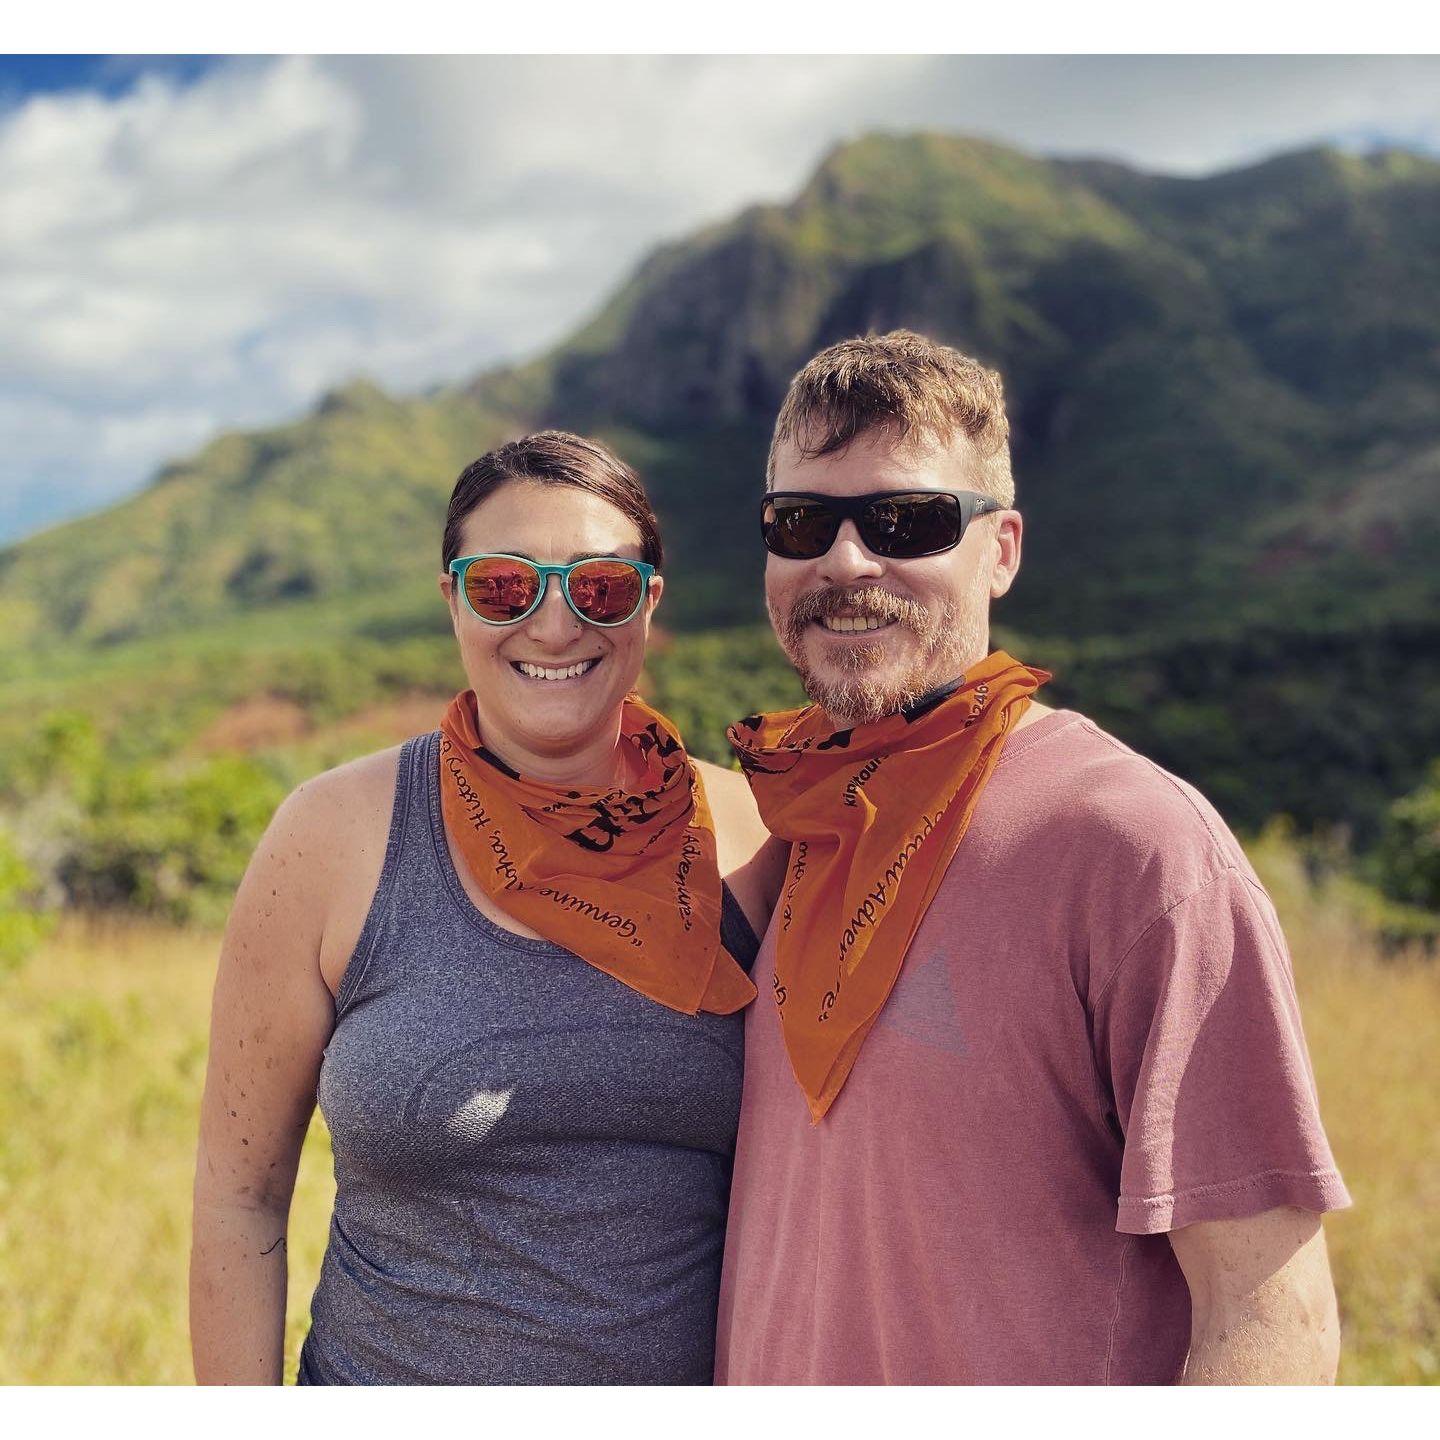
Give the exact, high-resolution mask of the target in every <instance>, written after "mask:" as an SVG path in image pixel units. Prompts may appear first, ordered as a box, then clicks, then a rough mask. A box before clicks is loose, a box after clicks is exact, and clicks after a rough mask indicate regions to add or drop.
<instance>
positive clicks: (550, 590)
mask: <svg viewBox="0 0 1440 1440" xmlns="http://www.w3.org/2000/svg"><path fill="white" fill-rule="evenodd" d="M526 628H527V629H528V630H529V632H530V633H531V635H533V636H534V637H535V638H536V639H537V640H544V641H548V642H550V643H551V644H553V645H555V646H557V647H559V646H561V645H566V644H568V643H569V642H570V641H572V640H573V639H574V638H575V636H576V634H577V633H578V632H579V631H581V630H583V629H584V628H585V625H584V622H583V621H582V620H580V619H579V618H578V617H577V616H576V614H575V612H574V611H573V610H571V608H570V607H569V606H568V605H567V604H566V603H565V596H564V595H563V594H562V593H561V591H560V577H559V576H558V575H547V576H546V577H545V593H544V595H542V596H541V597H540V603H539V604H538V605H537V606H536V607H535V609H534V611H533V612H532V613H531V615H530V616H529V618H528V620H527V622H526Z"/></svg>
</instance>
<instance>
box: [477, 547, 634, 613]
mask: <svg viewBox="0 0 1440 1440" xmlns="http://www.w3.org/2000/svg"><path fill="white" fill-rule="evenodd" d="M450 573H451V574H452V575H453V576H454V577H455V583H456V584H457V585H458V586H459V587H460V589H461V590H462V591H463V592H464V594H465V603H466V604H467V605H469V607H470V612H471V614H473V615H474V616H475V618H476V619H477V620H483V621H484V622H485V623H486V624H487V625H514V624H516V623H518V622H519V621H521V620H523V619H524V618H525V617H526V616H527V615H529V614H531V613H532V612H533V611H535V610H536V609H537V608H538V607H539V605H540V602H541V601H542V600H543V599H544V598H545V589H546V587H547V586H548V585H549V583H550V576H552V575H558V576H559V577H560V593H561V594H562V595H563V596H564V597H565V603H566V604H567V605H568V606H569V607H570V609H571V610H572V611H573V612H574V613H575V614H576V615H578V616H579V617H580V619H582V620H583V621H585V623H586V624H587V625H623V624H624V623H625V622H626V621H627V620H633V619H634V618H635V614H636V612H637V611H638V610H639V609H640V606H641V604H642V602H643V601H644V599H645V596H646V595H647V594H649V592H650V579H651V577H652V576H653V575H654V574H655V567H654V566H653V565H647V564H646V563H645V562H644V561H643V560H625V559H622V558H621V557H620V556H618V555H601V556H595V557H592V558H590V559H587V560H575V561H572V562H571V563H570V564H569V565H537V564H536V563H535V562H534V561H533V560H527V559H526V558H525V557H524V556H523V555H464V556H461V557H460V558H459V559H456V560H452V561H451V562H450Z"/></svg>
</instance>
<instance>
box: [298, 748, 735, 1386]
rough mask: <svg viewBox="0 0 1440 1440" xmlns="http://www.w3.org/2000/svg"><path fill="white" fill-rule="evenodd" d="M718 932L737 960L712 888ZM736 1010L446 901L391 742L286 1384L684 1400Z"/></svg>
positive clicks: (414, 780) (449, 881) (330, 1060)
mask: <svg viewBox="0 0 1440 1440" xmlns="http://www.w3.org/2000/svg"><path fill="white" fill-rule="evenodd" d="M721 933H722V937H723V939H724V942H725V945H726V948H727V949H729V950H730V952H731V954H733V955H734V956H735V957H736V959H737V960H739V961H740V963H741V964H742V965H744V966H745V968H746V969H747V970H748V969H749V968H750V965H751V963H752V961H753V960H754V956H755V951H756V949H757V948H758V946H757V941H756V939H755V935H754V933H753V932H752V930H751V928H750V926H749V924H748V923H747V922H746V919H745V916H744V913H743V912H742V911H741V909H740V907H739V905H738V904H737V903H736V901H735V898H734V896H733V895H731V893H730V891H729V889H728V888H727V889H726V891H725V894H724V908H723V920H722V929H721ZM742 1034H743V1023H742V1016H741V1015H726V1016H721V1015H708V1014H702V1015H700V1016H698V1017H695V1018H691V1017H690V1016H688V1015H681V1014H679V1013H677V1012H675V1011H673V1010H669V1009H667V1008H666V1007H665V1006H663V1005H660V1004H658V1003H657V1002H656V1001H654V1000H650V999H648V998H647V997H645V996H644V995H641V994H639V993H638V992H637V991H634V990H631V989H630V988H629V987H628V986H626V985H623V984H621V983H620V982H619V981H618V980H615V979H613V978H612V977H610V976H609V975H606V974H604V973H603V972H601V971H600V970H597V969H596V968H595V967H594V966H593V965H588V964H586V963H585V961H583V960H581V959H580V958H579V957H578V956H576V955H574V954H573V953H572V952H571V951H569V950H566V949H564V948H563V947H562V946H560V945H556V944H552V943H551V942H550V941H547V940H531V939H528V938H526V937H524V936H519V935H513V934H510V933H509V932H508V931H506V930H503V929H502V928H500V927H499V926H497V925H496V924H494V922H493V921H491V920H489V919H487V918H486V917H485V916H484V915H483V914H481V913H480V911H479V910H477V909H476V908H475V906H474V904H473V903H472V902H471V900H470V898H469V897H468V896H467V895H466V894H465V891H464V889H463V888H462V886H461V884H460V879H459V876H457V875H456V873H455V867H454V865H453V864H452V862H451V859H450V853H449V850H448V848H447V847H446V844H445V831H444V827H443V824H442V821H441V814H440V788H439V733H438V732H436V733H433V734H430V735H422V736H418V737H417V738H416V739H414V740H410V741H407V742H406V744H405V745H404V747H403V748H402V750H401V755H400V766H399V773H398V775H397V778H396V786H395V808H394V813H393V815H392V818H391V822H390V835H389V841H388V843H387V845H386V850H385V862H384V867H383V869H382V870H381V874H380V882H379V885H378V886H377V888H376V892H375V897H374V900H373V902H372V903H371V906H370V911H369V914H368V915H367V916H366V919H365V927H364V929H363V930H362V931H361V934H360V939H359V941H358V943H357V944H356V947H355V953H354V955H353V956H352V958H351V960H350V963H349V966H348V967H347V969H346V971H345V978H344V980H343V981H342V983H341V986H340V992H339V994H338V995H337V997H336V1005H335V1029H334V1033H333V1034H332V1036H331V1039H330V1043H329V1045H328V1046H326V1049H325V1058H324V1062H323V1064H322V1066H321V1070H320V1083H319V1101H320V1110H321V1113H322V1114H323V1115H324V1117H325V1120H326V1123H327V1124H328V1125H329V1127H330V1135H331V1139H332V1141H333V1144H334V1151H335V1181H336V1191H337V1193H336V1197H335V1213H334V1217H333V1219H332V1221H331V1225H330V1242H329V1246H328V1248H327V1249H326V1252H325V1260H324V1264H323V1266H322V1269H321V1273H320V1283H319V1285H318V1287H317V1288H316V1291H315V1296H314V1300H313V1301H312V1303H311V1329H310V1333H309V1335H308V1336H307V1338H306V1341H305V1346H304V1350H303V1352H302V1355H301V1366H300V1377H299V1383H301V1384H306V1383H311V1384H316V1383H318V1384H470V1385H485V1384H504V1385H514V1384H526V1383H539V1384H646V1383H649V1384H669V1385H681V1384H708V1383H709V1382H710V1378H711V1368H712V1363H713V1355H714V1337H715V1312H716V1305H717V1301H718V1294H719V1283H720V1252H721V1247H722V1242H723V1239H724V1227H725V1207H726V1201H727V1199H728V1194H729V1185H730V1165H731V1159H732V1157H733V1154H734V1148H735V1130H736V1124H737V1122H738V1119H739V1111H740V1078H741V1061H742V1054H743V1051H742V1044H743V1042H742Z"/></svg>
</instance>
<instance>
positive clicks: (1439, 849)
mask: <svg viewBox="0 0 1440 1440" xmlns="http://www.w3.org/2000/svg"><path fill="white" fill-rule="evenodd" d="M1376 865H1377V870H1378V875H1379V880H1380V886H1381V888H1382V889H1383V890H1384V891H1385V893H1386V894H1387V895H1388V896H1390V898H1391V899H1392V900H1398V901H1400V902H1401V903H1402V904H1406V905H1421V906H1424V907H1425V908H1426V909H1428V910H1437V911H1440V760H1436V761H1433V762H1432V763H1431V766H1430V770H1429V772H1428V774H1427V775H1426V777H1425V779H1424V780H1423V781H1422V782H1421V783H1420V785H1419V786H1418V787H1417V788H1416V789H1414V790H1412V791H1411V792H1410V793H1409V794H1408V795H1402V796H1401V797H1400V799H1398V800H1396V801H1394V802H1393V803H1392V804H1391V806H1390V808H1389V809H1388V810H1387V811H1386V814H1385V826H1384V829H1383V831H1382V833H1381V837H1380V844H1379V846H1378V847H1377V850H1376Z"/></svg>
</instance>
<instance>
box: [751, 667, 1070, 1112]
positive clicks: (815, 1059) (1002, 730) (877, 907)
mask: <svg viewBox="0 0 1440 1440" xmlns="http://www.w3.org/2000/svg"><path fill="white" fill-rule="evenodd" d="M1048 679H1050V676H1049V675H1048V674H1047V673H1046V672H1045V671H1044V670H1032V669H1030V668H1029V667H1028V666H1026V665H1021V664H1020V663H1019V662H1018V661H1016V660H1014V659H1012V658H1011V657H1010V656H1009V655H1007V654H1005V653H1004V651H1000V650H997V651H996V652H995V653H994V654H992V655H990V656H989V657H987V658H986V659H985V660H982V661H981V662H980V663H979V664H978V665H976V666H974V667H973V668H972V669H971V670H969V671H967V672H966V674H964V675H962V676H961V677H960V679H959V680H957V681H955V682H954V683H953V684H951V685H948V686H945V687H944V688H943V689H942V690H941V691H939V692H937V693H936V694H932V695H930V696H927V697H925V698H924V699H922V700H920V701H919V702H917V703H916V704H915V705H913V706H911V707H909V708H908V709H906V710H902V711H900V712H899V713H898V714H895V715H887V716H886V717H885V718H884V719H883V720H877V721H875V722H873V723H872V724H869V725H860V726H857V727H855V728H854V729H851V730H836V729H835V728H834V726H833V725H832V724H830V723H829V722H828V721H827V719H826V717H825V714H824V712H823V711H822V710H821V709H820V708H819V707H818V706H815V705H811V706H808V707H807V708H805V709H803V710H787V711H782V712H780V713H778V714H774V715H755V716H752V717H750V718H749V719H748V720H741V721H739V722H737V723H736V724H734V725H732V726H731V727H730V729H729V732H728V734H729V738H730V744H731V745H732V746H733V747H734V750H735V753H736V754H737V755H738V756H739V757H740V764H741V766H742V767H743V769H744V771H745V775H746V778H747V779H748V780H749V781H750V788H751V790H752V791H753V792H754V794H755V800H756V803H757V804H758V805H759V807H760V816H761V819H763V820H764V821H765V824H766V826H767V827H768V828H769V829H770V831H771V832H772V833H774V834H776V835H778V836H780V837H781V838H782V839H785V840H789V841H790V842H791V848H790V864H789V868H788V870H787V871H786V875H785V888H784V892H783V894H782V896H781V899H780V905H781V913H780V917H779V925H780V931H779V934H778V937H777V941H776V948H775V1003H776V1005H777V1006H778V1007H779V1010H780V1023H781V1028H782V1030H783V1032H784V1035H785V1048H786V1049H787V1050H788V1051H789V1053H790V1064H791V1067H792V1068H793V1069H794V1071H795V1078H796V1079H797V1080H798V1081H799V1082H800V1088H801V1089H802V1090H803V1091H804V1092H805V1098H806V1100H807V1101H808V1102H809V1105H810V1114H811V1117H812V1118H813V1120H814V1121H815V1122H817V1123H818V1122H819V1120H820V1119H821V1117H822V1116H823V1115H824V1114H825V1112H826V1111H827V1110H828V1109H829V1108H830V1106H831V1104H832V1103H833V1102H834V1100H835V1097H836V1095H838V1094H839V1093H840V1087H841V1086H842V1085H844V1083H845V1079H846V1077H847V1076H848V1075H849V1074H850V1069H851V1067H852V1066H853V1065H854V1064H855V1057H856V1056H857V1055H858V1054H859V1053H860V1046H861V1045H862V1044H863V1043H864V1040H865V1037H866V1035H868V1034H869V1033H870V1027H871V1026H872V1025H873V1024H874V1023H875V1018H876V1016H878V1015H879V1013H880V1008H881V1006H883V1005H884V1004H885V1001H886V999H887V998H888V996H889V994H890V991H891V989H892V988H893V987H894V984H895V981H896V979H897V977H898V976H899V974H900V965H901V962H902V961H903V960H904V958H905V952H906V951H907V950H908V949H909V947H910V942H911V940H912V939H914V937H915V931H916V930H917V929H918V928H919V925H920V921H921V920H922V919H923V917H924V915H925V910H926V908H927V907H928V906H929V904H930V901H931V900H932V899H933V898H934V895H935V892H936V890H937V889H938V888H939V885H940V881H941V879H942V877H943V876H944V874H945V868H946V866H947V865H949V863H950V861H951V859H952V857H953V856H954V854H955V851H956V849H957V848H958V847H959V844H960V841H961V840H962V839H963V838H964V835H965V830H966V827H967V826H968V825H969V823H970V816H971V815H972V814H973V813H974V810H975V804H976V802H977V801H978V800H979V798H980V792H981V791H982V790H983V789H984V788H985V782H986V781H987V780H988V779H989V778H990V775H991V772H992V771H993V770H994V769H995V765H996V762H997V761H998V760H999V759H1000V750H1001V747H1002V746H1003V745H1004V743H1005V737H1006V736H1007V735H1008V734H1009V733H1010V731H1011V730H1013V729H1014V728H1015V725H1016V723H1017V722H1018V721H1019V719H1020V717H1021V716H1022V715H1023V714H1024V713H1025V711H1026V709H1027V708H1028V707H1029V704H1030V696H1031V695H1032V694H1034V692H1035V691H1036V690H1037V689H1038V688H1039V687H1040V686H1041V685H1043V684H1044V683H1045V681H1047V680H1048Z"/></svg>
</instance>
